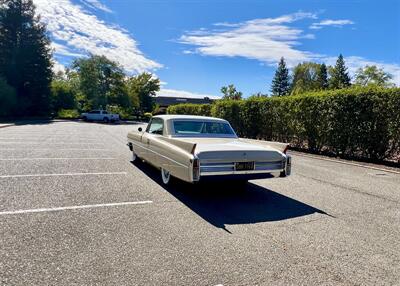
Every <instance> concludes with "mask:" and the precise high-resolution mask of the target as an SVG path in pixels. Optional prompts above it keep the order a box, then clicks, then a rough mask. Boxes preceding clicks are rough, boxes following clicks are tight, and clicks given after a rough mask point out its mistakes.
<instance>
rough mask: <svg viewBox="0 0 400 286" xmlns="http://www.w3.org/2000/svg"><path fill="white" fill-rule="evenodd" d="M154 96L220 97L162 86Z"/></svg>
mask: <svg viewBox="0 0 400 286" xmlns="http://www.w3.org/2000/svg"><path fill="white" fill-rule="evenodd" d="M156 96H165V97H182V98H204V97H208V98H211V99H220V98H221V97H220V96H215V95H210V94H200V93H194V92H190V91H185V90H175V89H166V88H162V89H161V90H160V91H159V92H157V95H156Z"/></svg>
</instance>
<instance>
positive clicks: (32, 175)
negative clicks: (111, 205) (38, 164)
mask: <svg viewBox="0 0 400 286" xmlns="http://www.w3.org/2000/svg"><path fill="white" fill-rule="evenodd" d="M126 174H127V173H126V172H101V173H61V174H25V175H3V176H0V179H8V178H25V177H57V176H98V175H126Z"/></svg>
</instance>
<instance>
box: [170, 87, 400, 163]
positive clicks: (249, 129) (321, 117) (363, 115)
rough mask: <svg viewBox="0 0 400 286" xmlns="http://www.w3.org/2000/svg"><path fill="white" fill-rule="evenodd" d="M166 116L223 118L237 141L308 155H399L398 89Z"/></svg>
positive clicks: (182, 108) (185, 108)
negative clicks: (282, 145)
mask: <svg viewBox="0 0 400 286" xmlns="http://www.w3.org/2000/svg"><path fill="white" fill-rule="evenodd" d="M167 112H168V113H169V114H193V115H208V116H209V115H211V116H214V117H220V118H225V119H227V120H228V121H229V122H230V123H231V124H232V126H233V127H234V129H235V130H236V132H237V133H238V135H239V136H241V137H248V138H259V139H266V140H276V141H283V142H289V143H291V145H292V146H293V147H296V148H300V149H307V150H310V151H312V152H318V153H328V154H332V155H340V156H343V157H358V158H363V159H371V160H384V159H392V160H393V159H394V160H396V161H398V160H399V156H400V88H392V89H382V88H376V87H368V88H351V89H343V90H336V91H324V92H316V93H309V94H304V95H301V96H285V97H264V98H250V99H247V100H240V101H234V100H218V101H216V102H215V103H214V104H212V105H207V104H206V105H194V104H180V105H175V106H170V107H169V108H168V110H167Z"/></svg>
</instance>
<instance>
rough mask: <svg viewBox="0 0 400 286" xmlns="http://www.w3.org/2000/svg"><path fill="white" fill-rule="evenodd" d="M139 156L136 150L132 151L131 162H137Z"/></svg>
mask: <svg viewBox="0 0 400 286" xmlns="http://www.w3.org/2000/svg"><path fill="white" fill-rule="evenodd" d="M137 158H138V156H137V155H136V153H135V152H134V151H132V158H131V162H135V161H136V160H137Z"/></svg>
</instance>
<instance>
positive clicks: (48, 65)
mask: <svg viewBox="0 0 400 286" xmlns="http://www.w3.org/2000/svg"><path fill="white" fill-rule="evenodd" d="M51 57H52V53H51V48H50V40H49V38H48V36H47V34H46V27H45V26H44V24H42V23H40V17H39V16H37V15H36V14H35V6H34V5H33V3H32V0H0V76H2V77H3V78H4V79H5V80H6V81H7V83H8V84H9V85H10V86H12V87H13V88H14V89H15V91H16V94H17V102H18V110H17V112H19V113H20V114H23V115H43V114H46V113H48V112H49V107H50V83H51V79H52V61H51Z"/></svg>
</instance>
